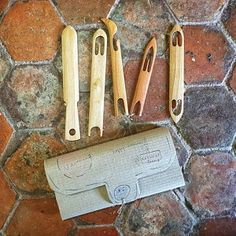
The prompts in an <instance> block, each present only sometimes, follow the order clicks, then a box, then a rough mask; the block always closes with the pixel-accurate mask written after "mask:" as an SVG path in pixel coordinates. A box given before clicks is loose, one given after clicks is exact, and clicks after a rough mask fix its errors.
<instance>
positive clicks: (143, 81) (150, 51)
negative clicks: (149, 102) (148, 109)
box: [130, 37, 157, 116]
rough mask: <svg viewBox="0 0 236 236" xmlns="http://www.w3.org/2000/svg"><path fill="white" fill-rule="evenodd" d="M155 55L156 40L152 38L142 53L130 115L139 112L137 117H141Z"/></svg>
mask: <svg viewBox="0 0 236 236" xmlns="http://www.w3.org/2000/svg"><path fill="white" fill-rule="evenodd" d="M156 54H157V42H156V38H155V37H153V38H152V39H151V40H150V42H149V43H148V44H147V46H146V48H145V51H144V56H143V61H142V65H141V69H140V72H139V77H138V81H137V85H136V89H135V93H134V97H133V100H132V103H131V108H130V114H131V115H132V114H134V113H136V111H139V112H138V114H139V116H141V115H142V112H143V108H144V104H145V100H146V96H147V91H148V87H149V83H150V79H151V75H152V71H153V66H154V63H155V58H156Z"/></svg>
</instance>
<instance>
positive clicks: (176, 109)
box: [172, 99, 182, 116]
mask: <svg viewBox="0 0 236 236" xmlns="http://www.w3.org/2000/svg"><path fill="white" fill-rule="evenodd" d="M172 111H173V114H174V115H176V116H178V115H179V114H180V113H181V111H182V100H181V99H179V100H178V101H176V100H172Z"/></svg>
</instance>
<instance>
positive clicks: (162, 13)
mask: <svg viewBox="0 0 236 236" xmlns="http://www.w3.org/2000/svg"><path fill="white" fill-rule="evenodd" d="M111 19H112V20H114V21H115V22H117V23H120V24H121V25H122V26H121V27H123V28H124V27H126V28H127V29H126V30H127V33H126V35H127V37H124V36H123V38H124V40H123V41H121V43H122V44H124V45H126V44H130V43H129V42H128V41H129V39H132V38H133V40H134V42H133V47H134V46H135V45H142V48H143V47H144V46H145V44H146V43H147V41H146V40H145V41H143V42H139V40H140V39H139V38H137V39H135V38H134V36H135V34H136V35H139V37H140V36H141V34H144V33H145V32H146V37H148V38H150V34H154V35H157V42H158V55H162V54H164V52H165V50H166V48H167V46H166V35H167V34H168V33H169V28H170V26H171V23H174V21H173V18H172V17H171V15H170V14H169V12H168V10H167V9H166V7H165V5H164V3H163V1H125V0H121V1H120V3H119V5H118V7H117V8H116V9H115V11H114V13H113V14H112V16H111ZM129 25H133V26H135V28H136V29H135V28H134V29H133V28H132V27H130V26H129ZM123 31H124V30H123ZM137 31H139V33H137ZM140 32H143V33H140ZM118 33H119V28H118ZM122 34H123V32H122ZM133 34H134V35H133ZM142 37H144V36H142Z"/></svg>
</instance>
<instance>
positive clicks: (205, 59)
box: [183, 26, 233, 84]
mask: <svg viewBox="0 0 236 236" xmlns="http://www.w3.org/2000/svg"><path fill="white" fill-rule="evenodd" d="M183 31H184V37H185V46H184V50H185V71H184V73H185V82H186V83H187V84H194V83H207V82H217V83H220V82H221V81H222V80H223V79H224V76H225V74H226V73H227V70H228V69H229V65H230V63H231V62H232V59H233V50H232V49H231V48H230V46H229V44H228V43H227V41H226V39H225V38H224V36H223V34H222V33H219V32H217V31H216V30H214V29H210V28H205V27H203V26H185V27H183Z"/></svg>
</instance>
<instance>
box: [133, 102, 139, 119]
mask: <svg viewBox="0 0 236 236" xmlns="http://www.w3.org/2000/svg"><path fill="white" fill-rule="evenodd" d="M140 110H141V103H140V101H138V102H137V103H136V104H135V105H134V109H133V111H132V115H139V116H141V114H140Z"/></svg>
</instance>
